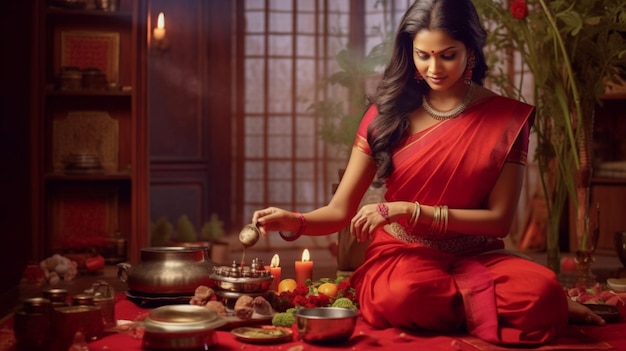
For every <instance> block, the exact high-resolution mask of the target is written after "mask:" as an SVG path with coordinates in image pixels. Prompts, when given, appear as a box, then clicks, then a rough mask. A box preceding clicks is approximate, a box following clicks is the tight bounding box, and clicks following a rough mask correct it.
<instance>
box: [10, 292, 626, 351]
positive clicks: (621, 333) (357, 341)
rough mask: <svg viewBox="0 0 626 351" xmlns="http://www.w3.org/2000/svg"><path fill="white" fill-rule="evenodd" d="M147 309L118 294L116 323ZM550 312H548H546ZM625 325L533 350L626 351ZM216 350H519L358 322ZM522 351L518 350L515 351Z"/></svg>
mask: <svg viewBox="0 0 626 351" xmlns="http://www.w3.org/2000/svg"><path fill="white" fill-rule="evenodd" d="M148 312H149V309H144V308H140V307H138V306H137V305H135V304H134V303H133V302H131V301H129V300H126V299H125V298H124V295H122V294H120V295H119V298H118V301H117V303H116V306H115V313H116V318H117V319H118V320H130V321H132V320H140V319H143V318H144V317H145V316H146V315H147V313H148ZM547 313H549V312H547ZM621 313H622V316H623V317H622V320H621V321H620V322H619V323H611V324H608V325H606V326H601V327H599V326H580V325H572V326H570V327H569V333H568V335H567V336H565V337H563V338H561V339H559V340H557V341H556V342H554V343H552V344H550V345H546V346H542V347H538V348H532V350H615V351H626V321H624V316H626V308H625V307H622V308H621ZM141 343H142V340H141V338H140V337H138V336H137V335H133V333H131V332H128V333H116V334H109V335H106V336H104V337H102V338H101V339H99V340H96V341H93V342H91V343H90V344H89V350H90V351H141V350H142V348H141ZM14 345H15V339H14V336H13V331H12V318H5V319H4V320H3V321H2V323H1V324H0V351H15V347H14ZM213 350H217V351H226V350H233V351H235V350H237V351H242V350H245V351H261V350H264V351H270V350H275V351H320V350H351V351H353V350H398V351H400V350H429V351H437V350H446V351H450V350H456V351H459V350H461V351H505V350H516V349H514V348H504V347H500V346H496V345H491V344H488V343H485V342H483V341H481V340H479V339H476V338H473V337H470V336H467V335H453V336H442V335H434V334H427V333H409V332H406V331H403V330H400V329H395V328H390V329H385V330H375V329H372V328H371V327H370V326H369V325H367V324H366V323H365V322H363V321H362V320H358V322H357V325H356V330H355V332H354V334H353V336H352V338H350V340H349V341H348V342H347V343H345V344H343V345H333V346H320V345H311V344H307V343H305V342H303V341H300V340H298V337H297V335H294V340H293V341H291V342H287V343H281V344H260V345H258V344H249V343H244V342H241V341H239V340H237V339H236V338H235V336H234V335H233V334H231V333H230V332H229V331H227V330H224V331H217V346H216V347H214V348H213ZM517 350H519V349H517Z"/></svg>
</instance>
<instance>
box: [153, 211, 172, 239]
mask: <svg viewBox="0 0 626 351" xmlns="http://www.w3.org/2000/svg"><path fill="white" fill-rule="evenodd" d="M172 232H174V226H173V225H172V223H170V221H169V220H168V219H167V217H165V216H162V217H159V219H157V221H156V222H154V223H152V224H151V225H150V233H151V235H150V246H168V245H169V240H170V236H171V235H172Z"/></svg>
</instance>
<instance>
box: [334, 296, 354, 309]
mask: <svg viewBox="0 0 626 351" xmlns="http://www.w3.org/2000/svg"><path fill="white" fill-rule="evenodd" d="M332 307H341V308H349V309H351V310H356V309H357V308H356V306H355V305H354V303H353V302H352V300H350V299H349V298H347V297H340V298H338V299H337V300H335V302H333V304H332Z"/></svg>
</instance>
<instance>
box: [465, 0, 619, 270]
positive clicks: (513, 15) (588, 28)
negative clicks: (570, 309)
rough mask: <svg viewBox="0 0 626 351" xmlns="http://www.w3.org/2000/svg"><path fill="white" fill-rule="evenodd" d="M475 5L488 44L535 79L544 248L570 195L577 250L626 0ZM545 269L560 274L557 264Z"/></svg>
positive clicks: (481, 1) (479, 0)
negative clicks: (513, 56) (598, 109)
mask: <svg viewBox="0 0 626 351" xmlns="http://www.w3.org/2000/svg"><path fill="white" fill-rule="evenodd" d="M473 2H474V4H475V5H476V8H477V10H478V12H479V14H480V15H481V16H482V18H483V21H484V23H485V24H487V25H488V26H490V27H489V35H490V39H489V44H490V45H491V47H492V48H494V49H495V50H503V51H505V52H506V51H509V52H511V51H514V52H518V53H519V54H520V55H521V58H522V60H523V62H524V63H525V64H526V66H527V67H528V69H529V70H530V71H531V73H532V75H533V78H534V91H533V94H534V105H535V106H536V108H537V109H536V112H537V113H536V121H535V125H534V131H535V133H536V134H537V142H538V145H537V149H536V153H535V159H536V160H537V162H538V165H539V169H540V175H541V183H542V186H543V191H544V197H545V199H546V204H547V208H548V214H549V215H548V221H549V223H548V233H547V247H548V251H554V250H556V251H557V252H558V245H559V233H560V231H561V230H560V226H561V215H562V213H563V211H564V209H565V208H566V205H567V203H568V202H567V201H568V200H569V201H570V202H571V203H572V206H573V207H574V208H576V209H577V222H578V223H577V228H578V231H577V235H578V236H579V247H580V248H581V249H585V247H586V246H587V242H586V241H587V232H586V231H585V230H584V228H585V222H586V221H587V220H588V218H584V217H583V213H587V209H588V207H589V203H588V201H589V200H588V198H587V196H588V191H587V188H588V186H589V181H590V178H591V169H592V155H591V150H592V144H591V142H592V140H591V139H592V131H593V116H594V109H595V106H596V105H597V104H601V103H602V102H601V100H600V98H601V96H602V95H603V94H604V93H605V90H606V84H607V82H609V81H613V82H616V78H617V77H620V76H624V75H625V67H626V66H625V64H624V57H625V55H626V38H625V34H626V0H616V1H610V2H608V1H595V0H578V1H573V2H572V1H568V0H553V1H547V0H527V1H524V0H514V1H512V2H511V4H510V6H511V7H510V8H509V7H507V6H506V5H503V4H502V3H500V2H495V1H493V0H473ZM500 52H502V51H500ZM500 83H504V85H507V83H505V80H502V81H500ZM518 83H519V86H521V84H522V83H523V82H521V81H520V82H518ZM515 85H516V84H508V85H507V87H508V88H509V89H504V91H505V92H507V91H508V92H509V93H511V92H513V91H516V89H510V88H511V87H512V86H515ZM517 91H519V89H517ZM581 228H582V230H581ZM551 268H552V269H554V270H556V271H558V265H556V266H555V265H552V266H551Z"/></svg>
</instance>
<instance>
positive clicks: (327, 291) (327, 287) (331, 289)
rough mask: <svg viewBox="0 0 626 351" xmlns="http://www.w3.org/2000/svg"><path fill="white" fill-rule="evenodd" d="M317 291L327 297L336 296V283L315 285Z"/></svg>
mask: <svg viewBox="0 0 626 351" xmlns="http://www.w3.org/2000/svg"><path fill="white" fill-rule="evenodd" d="M317 292H319V293H322V294H324V295H326V296H328V297H337V284H334V283H324V284H322V285H320V286H318V287H317Z"/></svg>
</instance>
